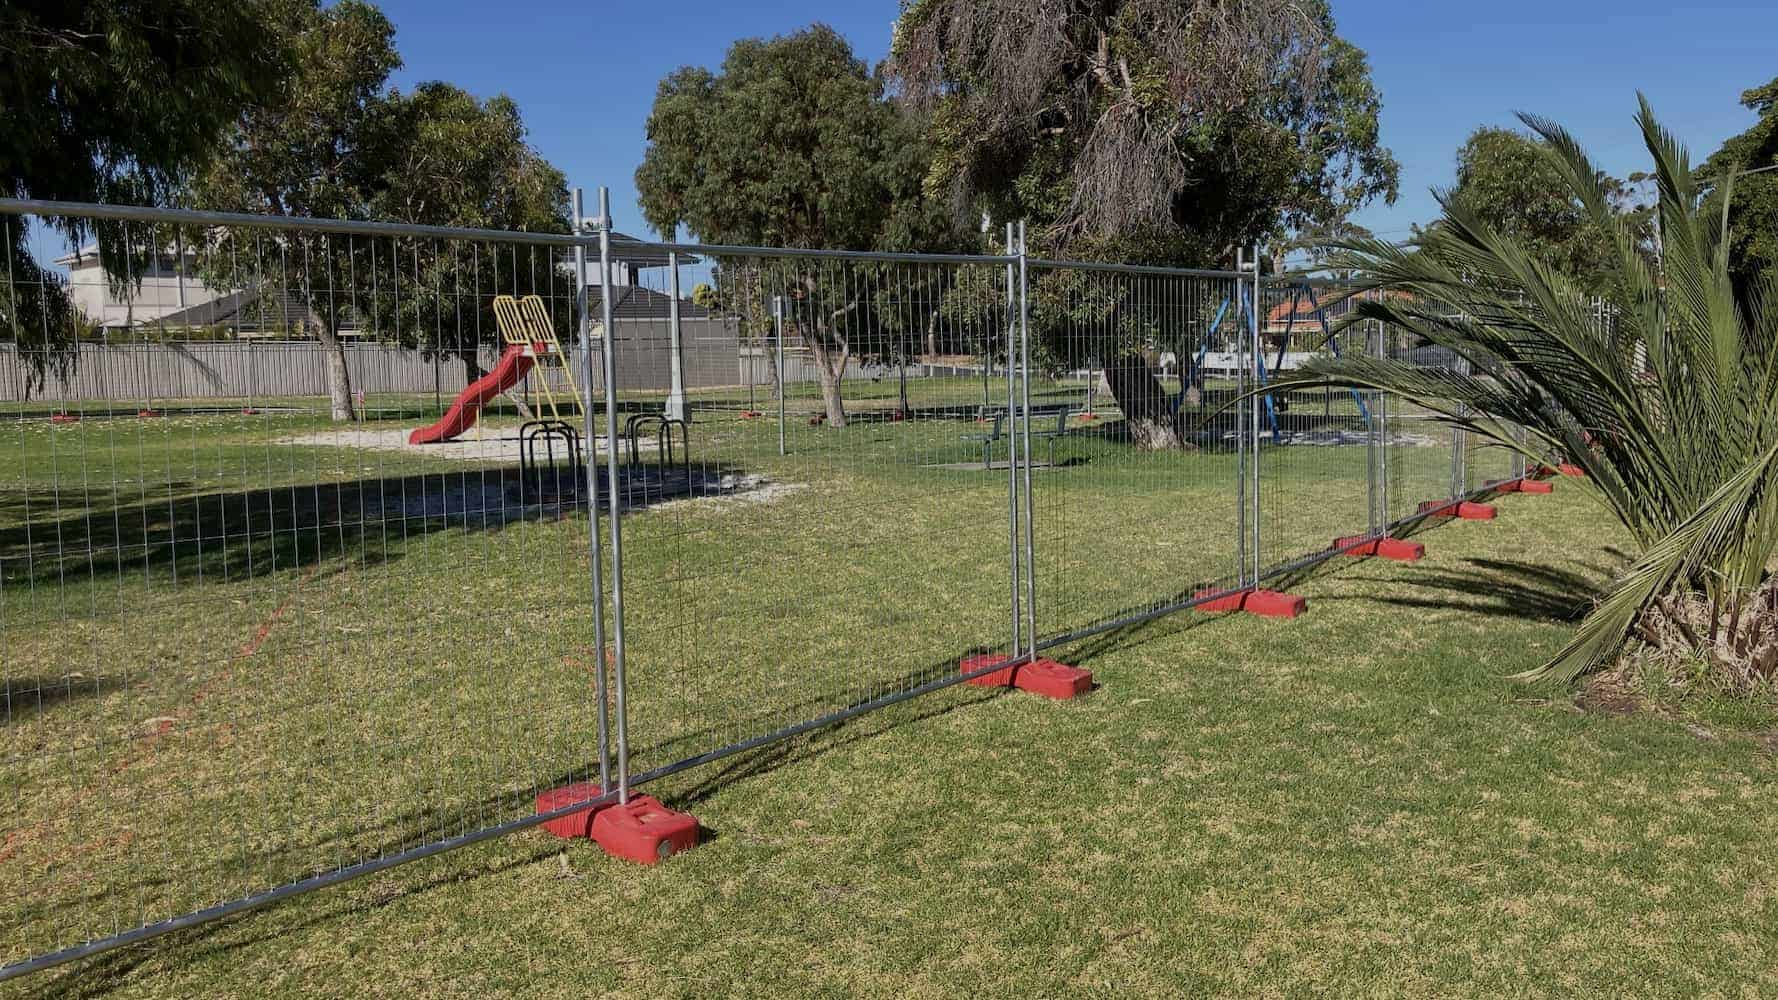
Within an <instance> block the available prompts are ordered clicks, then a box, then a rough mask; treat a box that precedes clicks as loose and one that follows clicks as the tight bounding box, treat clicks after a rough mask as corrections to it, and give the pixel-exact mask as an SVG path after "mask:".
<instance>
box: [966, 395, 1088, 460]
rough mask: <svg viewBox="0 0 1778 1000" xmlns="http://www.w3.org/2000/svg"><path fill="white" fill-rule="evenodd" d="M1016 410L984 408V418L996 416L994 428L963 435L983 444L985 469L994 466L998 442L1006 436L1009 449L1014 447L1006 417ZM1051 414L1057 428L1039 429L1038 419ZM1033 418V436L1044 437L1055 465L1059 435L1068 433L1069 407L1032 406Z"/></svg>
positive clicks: (967, 438)
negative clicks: (995, 447) (993, 460)
mask: <svg viewBox="0 0 1778 1000" xmlns="http://www.w3.org/2000/svg"><path fill="white" fill-rule="evenodd" d="M1015 412H1018V411H1009V410H1006V409H1004V408H1000V409H994V410H986V409H984V410H983V411H982V419H984V420H986V419H988V418H989V417H990V416H992V417H993V418H994V429H993V430H991V431H988V432H986V433H975V434H965V435H963V436H962V437H963V440H965V441H969V442H974V443H979V444H980V445H981V446H982V468H983V469H991V468H993V462H992V459H993V454H994V445H995V443H996V442H998V441H1000V440H1001V439H1003V438H1004V439H1006V440H1007V442H1008V443H1007V447H1008V448H1009V449H1010V448H1011V447H1012V444H1011V441H1012V438H1011V435H1010V434H1009V433H1008V431H1007V426H1006V418H1007V417H1009V416H1011V415H1012V414H1013V413H1015ZM1050 416H1054V417H1055V418H1056V426H1055V428H1054V429H1051V428H1047V427H1046V428H1044V429H1042V430H1039V429H1038V427H1037V425H1036V421H1038V420H1042V419H1046V418H1048V417H1050ZM1031 420H1032V426H1031V437H1032V438H1034V439H1035V438H1042V439H1043V441H1044V444H1045V446H1046V447H1047V449H1048V454H1049V459H1048V461H1049V464H1050V465H1055V464H1056V439H1057V438H1059V437H1062V436H1063V435H1065V434H1067V433H1068V408H1067V407H1066V406H1062V407H1056V408H1053V409H1039V408H1037V407H1032V408H1031Z"/></svg>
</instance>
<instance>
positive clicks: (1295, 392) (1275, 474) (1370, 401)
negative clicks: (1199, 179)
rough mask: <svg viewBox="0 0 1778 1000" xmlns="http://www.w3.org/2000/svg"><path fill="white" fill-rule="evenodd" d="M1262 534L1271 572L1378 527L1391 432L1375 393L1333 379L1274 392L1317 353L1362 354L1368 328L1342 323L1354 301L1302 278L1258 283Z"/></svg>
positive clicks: (1265, 566)
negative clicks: (1384, 446) (1383, 447)
mask: <svg viewBox="0 0 1778 1000" xmlns="http://www.w3.org/2000/svg"><path fill="white" fill-rule="evenodd" d="M1258 292H1259V296H1260V300H1259V301H1260V309H1259V312H1258V315H1257V317H1256V318H1255V322H1256V324H1257V327H1258V329H1257V346H1258V348H1259V350H1258V353H1257V356H1256V359H1255V365H1254V377H1255V378H1256V379H1257V382H1258V385H1259V387H1260V391H1261V395H1260V396H1259V397H1258V400H1257V406H1258V417H1259V421H1258V434H1257V436H1256V439H1255V448H1254V451H1255V455H1256V457H1257V459H1258V463H1259V475H1258V482H1259V502H1258V505H1257V518H1258V531H1257V532H1256V536H1255V544H1256V545H1257V547H1258V552H1259V559H1258V563H1259V567H1260V570H1261V571H1262V572H1263V573H1276V572H1281V571H1288V570H1290V569H1292V568H1294V567H1298V566H1301V565H1303V564H1304V562H1305V561H1312V560H1314V559H1316V558H1318V557H1321V556H1325V555H1326V554H1328V553H1330V552H1333V551H1337V550H1341V549H1344V548H1350V547H1351V546H1353V545H1354V544H1356V542H1355V540H1362V539H1364V538H1366V537H1367V536H1368V535H1369V534H1370V533H1371V532H1372V531H1373V530H1374V527H1375V526H1374V521H1373V515H1374V512H1375V509H1376V502H1377V501H1376V497H1377V490H1378V484H1377V481H1376V470H1375V466H1374V463H1375V460H1376V456H1375V452H1376V449H1377V448H1378V446H1379V442H1380V440H1381V435H1382V429H1383V416H1382V407H1380V406H1379V405H1378V400H1377V398H1376V395H1375V394H1374V393H1368V392H1362V391H1359V390H1356V389H1347V388H1342V387H1333V386H1316V387H1313V388H1298V389H1292V390H1290V391H1282V390H1280V391H1271V390H1270V389H1269V388H1268V387H1269V386H1270V384H1271V383H1272V382H1273V381H1274V380H1276V379H1277V378H1278V377H1279V376H1281V375H1283V374H1285V373H1288V372H1291V371H1294V370H1296V369H1299V368H1301V367H1302V366H1304V365H1306V364H1308V363H1310V362H1312V361H1315V360H1317V359H1329V358H1341V357H1362V356H1363V355H1364V352H1365V351H1366V350H1367V349H1368V348H1369V347H1370V344H1369V341H1368V337H1367V332H1368V331H1367V330H1366V329H1365V328H1364V327H1363V326H1362V325H1360V326H1352V327H1349V328H1346V327H1343V326H1342V320H1344V319H1345V318H1346V315H1347V313H1348V312H1349V310H1350V309H1351V308H1352V300H1350V299H1338V298H1336V297H1335V296H1334V294H1333V290H1331V289H1329V288H1327V287H1325V286H1322V285H1318V284H1315V283H1311V282H1308V281H1304V280H1299V279H1295V278H1287V279H1281V280H1266V281H1262V282H1260V283H1258Z"/></svg>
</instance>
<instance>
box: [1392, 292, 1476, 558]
mask: <svg viewBox="0 0 1778 1000" xmlns="http://www.w3.org/2000/svg"><path fill="white" fill-rule="evenodd" d="M1377 347H1378V350H1379V352H1380V354H1381V355H1382V356H1383V357H1385V358H1387V359H1389V360H1391V361H1394V362H1396V363H1398V364H1405V365H1413V366H1416V367H1421V368H1451V367H1454V366H1455V365H1456V364H1457V363H1458V360H1459V359H1458V357H1457V355H1456V354H1455V353H1453V352H1452V351H1450V350H1449V349H1448V348H1444V347H1440V346H1438V345H1436V344H1432V343H1429V342H1426V341H1423V340H1421V339H1420V338H1418V337H1417V336H1415V335H1414V334H1413V333H1412V332H1410V331H1408V330H1406V329H1403V328H1401V327H1397V326H1392V325H1391V326H1386V327H1385V328H1384V330H1383V331H1382V336H1381V338H1380V341H1379V343H1378V345H1377ZM1384 405H1385V410H1384V414H1385V416H1384V420H1385V428H1386V429H1385V431H1384V439H1385V441H1386V448H1387V450H1386V454H1385V455H1384V457H1383V465H1384V469H1385V473H1384V482H1383V489H1384V494H1385V498H1386V500H1385V513H1386V516H1387V521H1388V523H1389V524H1391V525H1404V524H1410V523H1417V522H1418V521H1419V520H1420V514H1421V511H1422V508H1423V507H1424V506H1425V505H1427V504H1433V503H1442V502H1445V501H1449V500H1452V499H1455V498H1456V497H1457V496H1459V495H1460V494H1461V493H1462V487H1461V483H1462V475H1461V469H1462V467H1461V466H1460V465H1454V464H1453V463H1456V462H1458V461H1459V460H1460V459H1459V457H1458V456H1459V454H1460V452H1459V441H1458V434H1457V432H1456V431H1455V430H1453V429H1452V427H1451V425H1450V424H1448V423H1445V422H1443V421H1441V420H1440V419H1438V417H1437V416H1436V415H1435V414H1434V413H1432V412H1431V411H1430V410H1427V409H1425V408H1424V407H1421V406H1419V405H1417V404H1415V403H1413V402H1412V401H1410V400H1406V399H1402V398H1400V397H1397V396H1393V395H1392V396H1390V397H1389V398H1388V399H1387V400H1385V404H1384Z"/></svg>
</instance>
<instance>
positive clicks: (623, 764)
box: [587, 187, 630, 803]
mask: <svg viewBox="0 0 1778 1000" xmlns="http://www.w3.org/2000/svg"><path fill="white" fill-rule="evenodd" d="M598 223H599V317H600V320H601V321H602V322H603V323H604V326H605V351H604V353H605V448H606V450H605V476H606V491H607V496H609V497H610V499H611V518H610V521H611V677H612V682H613V683H614V684H616V686H617V704H616V706H615V710H616V713H617V800H618V801H619V802H620V803H627V802H629V801H630V723H629V681H628V677H627V675H626V673H625V669H624V652H625V650H624V533H623V518H624V515H623V509H624V495H623V491H622V489H621V484H620V482H619V475H618V467H617V465H618V450H617V449H618V430H617V328H616V326H615V324H614V323H613V321H612V308H611V293H612V289H611V190H610V189H609V188H605V187H601V188H599V219H598ZM595 441H596V439H594V438H589V439H588V440H587V449H588V451H589V452H593V453H596V451H597V449H596V448H594V442H595ZM587 461H588V463H589V464H590V463H591V462H592V456H591V455H589V456H588V459H587Z"/></svg>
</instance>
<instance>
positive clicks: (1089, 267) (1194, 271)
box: [990, 257, 1253, 278]
mask: <svg viewBox="0 0 1778 1000" xmlns="http://www.w3.org/2000/svg"><path fill="white" fill-rule="evenodd" d="M990 259H993V258H990ZM1013 259H1014V260H1017V259H1018V258H1016V257H1015V258H1013ZM1025 263H1027V264H1029V265H1030V266H1032V267H1047V268H1066V269H1068V270H1073V271H1114V272H1117V273H1119V274H1155V275H1165V276H1170V277H1179V278H1251V277H1253V272H1252V271H1219V270H1216V269H1214V268H1200V267H1167V266H1166V265H1162V264H1110V263H1105V262H1103V261H1090V260H1051V259H1049V258H1046V257H1031V258H1027V260H1026V261H1025Z"/></svg>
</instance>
